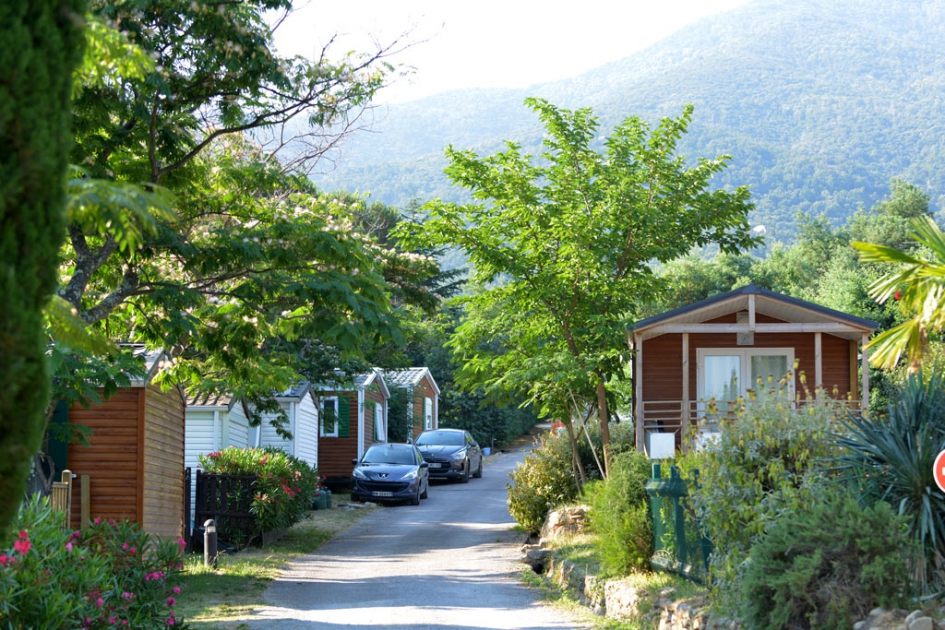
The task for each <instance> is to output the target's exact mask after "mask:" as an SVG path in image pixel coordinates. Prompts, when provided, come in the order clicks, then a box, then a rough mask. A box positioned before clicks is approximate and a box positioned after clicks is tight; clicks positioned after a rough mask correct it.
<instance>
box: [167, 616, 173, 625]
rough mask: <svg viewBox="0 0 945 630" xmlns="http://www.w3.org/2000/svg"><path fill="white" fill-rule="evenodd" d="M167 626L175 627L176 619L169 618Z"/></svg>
mask: <svg viewBox="0 0 945 630" xmlns="http://www.w3.org/2000/svg"><path fill="white" fill-rule="evenodd" d="M167 625H169V626H173V625H174V618H173V617H168V618H167Z"/></svg>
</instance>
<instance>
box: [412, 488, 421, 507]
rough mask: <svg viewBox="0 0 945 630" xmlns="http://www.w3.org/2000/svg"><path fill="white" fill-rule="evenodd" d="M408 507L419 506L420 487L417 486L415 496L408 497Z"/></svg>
mask: <svg viewBox="0 0 945 630" xmlns="http://www.w3.org/2000/svg"><path fill="white" fill-rule="evenodd" d="M410 505H420V485H419V484H418V485H417V494H415V495H414V496H412V497H410Z"/></svg>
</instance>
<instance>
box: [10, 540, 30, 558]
mask: <svg viewBox="0 0 945 630" xmlns="http://www.w3.org/2000/svg"><path fill="white" fill-rule="evenodd" d="M32 546H33V543H31V542H30V541H29V539H28V538H22V539H21V540H18V541H16V542H15V543H13V549H14V550H15V551H16V552H17V553H18V554H20V555H21V556H25V555H26V554H27V552H29V550H30V547H32Z"/></svg>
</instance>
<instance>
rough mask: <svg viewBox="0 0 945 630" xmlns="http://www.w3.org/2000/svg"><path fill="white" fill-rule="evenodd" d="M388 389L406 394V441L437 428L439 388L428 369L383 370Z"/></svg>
mask: <svg viewBox="0 0 945 630" xmlns="http://www.w3.org/2000/svg"><path fill="white" fill-rule="evenodd" d="M384 380H385V381H386V382H387V386H388V387H391V388H393V387H396V388H398V389H403V390H404V391H406V393H407V441H408V442H412V441H413V439H414V438H415V437H417V436H418V435H420V434H421V433H422V432H423V431H425V430H427V429H435V428H437V427H438V426H439V405H440V388H439V387H437V384H436V381H435V380H433V375H432V374H431V373H430V370H429V368H425V367H413V368H406V369H403V370H384Z"/></svg>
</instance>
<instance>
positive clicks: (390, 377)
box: [383, 367, 440, 396]
mask: <svg viewBox="0 0 945 630" xmlns="http://www.w3.org/2000/svg"><path fill="white" fill-rule="evenodd" d="M383 373H384V380H386V381H387V382H388V383H389V384H390V385H391V386H393V387H399V388H400V389H407V388H408V387H415V386H417V385H419V384H420V381H422V380H423V379H424V377H429V379H430V384H431V385H432V386H433V391H434V392H436V394H437V395H438V396H439V394H440V388H439V387H438V386H437V384H436V381H435V380H433V374H431V373H430V368H425V367H412V368H405V369H402V370H383Z"/></svg>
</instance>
